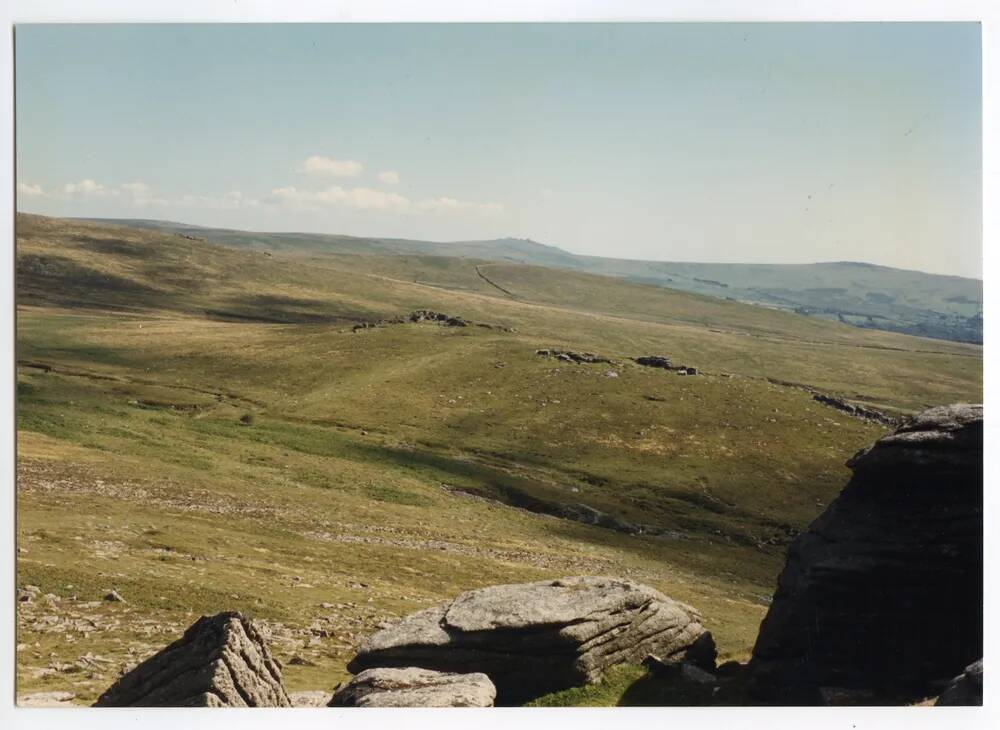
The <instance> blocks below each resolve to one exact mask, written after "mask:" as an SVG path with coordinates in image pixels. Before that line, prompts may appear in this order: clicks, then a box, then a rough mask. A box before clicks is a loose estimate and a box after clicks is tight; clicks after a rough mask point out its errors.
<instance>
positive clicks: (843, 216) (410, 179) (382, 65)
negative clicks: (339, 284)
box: [15, 23, 982, 278]
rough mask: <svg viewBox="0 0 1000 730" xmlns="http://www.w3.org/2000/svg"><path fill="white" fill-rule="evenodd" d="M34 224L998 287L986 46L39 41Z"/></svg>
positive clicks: (605, 39) (319, 38)
mask: <svg viewBox="0 0 1000 730" xmlns="http://www.w3.org/2000/svg"><path fill="white" fill-rule="evenodd" d="M15 44H16V79H15V83H16V132H17V141H16V147H17V180H18V185H17V190H18V196H17V205H18V210H21V211H27V212H35V213H42V214H46V215H56V216H95V217H120V218H158V219H166V220H174V221H181V222H186V223H195V224H200V225H208V226H220V227H229V228H241V229H249V230H265V231H308V232H321V233H342V234H351V235H361V236H390V237H403V238H415V239H428V240H438V241H448V240H472V239H491V238H502V237H516V238H531V239H533V240H536V241H540V242H542V243H547V244H551V245H555V246H559V247H560V248H564V249H566V250H568V251H572V252H574V253H581V254H590V255H597V256H614V257H622V258H637V259H651V260H662V261H709V262H753V263H809V262H814V261H848V260H849V261H865V262H870V263H876V264H883V265H887V266H896V267H901V268H908V269H918V270H922V271H929V272H933V273H943V274H955V275H961V276H972V277H977V278H981V276H982V233H981V217H982V193H981V189H982V172H981V168H982V161H981V157H982V142H981V140H982V133H981V130H982V127H981V46H980V26H979V25H978V24H974V23H905V24H904V23H873V24H857V23H845V24H792V23H788V24H680V23H678V24H656V23H646V24H550V25H546V24H523V25H509V24H493V25H462V24H454V25H292V24H286V25H256V26H254V25H222V24H219V25H75V26H71V25H44V26H43V25H20V26H18V27H17V28H16V32H15Z"/></svg>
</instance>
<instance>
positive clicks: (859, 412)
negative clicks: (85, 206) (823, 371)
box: [813, 393, 896, 424]
mask: <svg viewBox="0 0 1000 730" xmlns="http://www.w3.org/2000/svg"><path fill="white" fill-rule="evenodd" d="M813 400H814V401H816V402H817V403H822V404H823V405H825V406H830V407H831V408H836V409H837V410H838V411H843V412H844V413H847V414H849V415H852V416H855V417H857V418H862V419H865V420H867V421H877V422H878V423H885V424H894V423H896V419H894V418H892V417H890V416H887V415H885V414H884V413H882V412H881V411H877V410H875V409H874V408H866V407H865V406H859V405H855V404H854V403H848V402H847V401H845V400H844V399H843V398H834V397H833V396H832V395H824V394H823V393H814V394H813Z"/></svg>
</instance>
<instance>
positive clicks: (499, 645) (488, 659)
mask: <svg viewBox="0 0 1000 730" xmlns="http://www.w3.org/2000/svg"><path fill="white" fill-rule="evenodd" d="M649 654H655V655H656V656H658V657H660V658H661V659H662V660H665V661H670V662H681V661H688V662H691V663H693V664H696V665H699V666H702V667H704V668H714V666H715V643H714V642H713V640H712V635H711V634H710V633H709V632H707V631H705V629H704V627H703V626H702V623H701V616H700V614H699V613H698V612H697V611H696V610H695V609H693V608H691V607H690V606H686V605H684V604H683V603H679V602H677V601H673V600H671V599H670V598H667V597H666V596H664V595H663V594H662V593H660V592H659V591H656V590H654V589H652V588H649V587H647V586H643V585H638V584H636V583H632V582H630V581H626V580H620V579H616V578H600V577H575V578H563V579H560V580H547V581H540V582H537V583H523V584H517V585H500V586H491V587H489V588H481V589H479V590H474V591H469V592H467V593H463V594H462V595H460V596H459V597H458V598H456V599H455V600H454V601H452V602H450V603H447V604H444V605H441V606H436V607H434V608H429V609H426V610H424V611H420V612H418V613H415V614H412V615H411V616H408V617H407V618H405V619H403V620H402V621H401V622H399V623H397V624H395V625H394V626H391V627H389V628H386V629H383V630H382V631H380V632H378V633H377V634H375V635H373V636H371V637H369V638H368V639H367V640H366V641H365V642H364V643H363V644H362V646H361V648H360V650H359V653H358V655H357V656H356V657H355V658H354V660H353V661H351V663H350V664H348V670H349V671H351V672H360V671H362V670H365V669H370V668H372V667H422V668H425V669H433V670H437V671H443V672H459V673H467V672H483V673H484V674H486V675H488V676H489V678H490V679H491V680H492V681H493V683H494V684H495V685H496V688H497V702H498V703H499V704H515V703H520V702H523V701H526V700H528V699H531V698H534V697H537V696H540V695H543V694H546V693H548V692H553V691H556V690H560V689H565V688H568V687H573V686H577V685H581V684H586V683H590V682H595V681H597V680H599V679H600V678H601V676H602V675H603V672H604V670H605V669H607V668H608V667H610V666H613V665H616V664H621V663H624V662H635V663H638V662H641V661H642V660H643V659H644V658H645V657H646V656H648V655H649Z"/></svg>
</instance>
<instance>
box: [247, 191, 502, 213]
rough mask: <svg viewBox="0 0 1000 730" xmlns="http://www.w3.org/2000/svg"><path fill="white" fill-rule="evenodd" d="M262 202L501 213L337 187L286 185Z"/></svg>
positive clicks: (492, 206)
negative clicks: (322, 187)
mask: <svg viewBox="0 0 1000 730" xmlns="http://www.w3.org/2000/svg"><path fill="white" fill-rule="evenodd" d="M261 202H263V203H264V204H267V205H274V206H281V207H285V208H292V209H297V210H318V209H321V208H326V207H335V206H340V207H345V208H353V209H355V210H376V211H385V212H389V213H407V214H422V213H449V212H472V213H481V214H492V213H498V212H500V211H501V210H502V209H503V207H502V206H501V205H500V204H499V203H475V202H469V201H462V200H458V199H456V198H448V197H441V198H429V199H426V200H419V201H413V200H410V199H409V198H407V197H406V196H405V195H400V194H398V193H391V192H386V191H384V190H373V189H372V188H364V187H359V188H344V187H341V186H339V185H334V186H333V187H329V188H326V189H325V190H300V189H299V188H296V187H294V186H292V185H288V186H285V187H281V188H275V189H273V190H272V191H271V192H270V193H269V194H268V195H266V196H265V197H264V198H263V199H262V201H261Z"/></svg>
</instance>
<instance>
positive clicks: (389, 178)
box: [378, 170, 399, 185]
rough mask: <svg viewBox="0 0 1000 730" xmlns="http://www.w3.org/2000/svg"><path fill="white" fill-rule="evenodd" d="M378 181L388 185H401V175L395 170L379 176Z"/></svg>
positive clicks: (381, 173)
mask: <svg viewBox="0 0 1000 730" xmlns="http://www.w3.org/2000/svg"><path fill="white" fill-rule="evenodd" d="M378 179H379V180H381V181H382V182H384V183H387V184H388V185H399V173H398V172H396V171H395V170H386V171H385V172H380V173H379V174H378Z"/></svg>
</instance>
